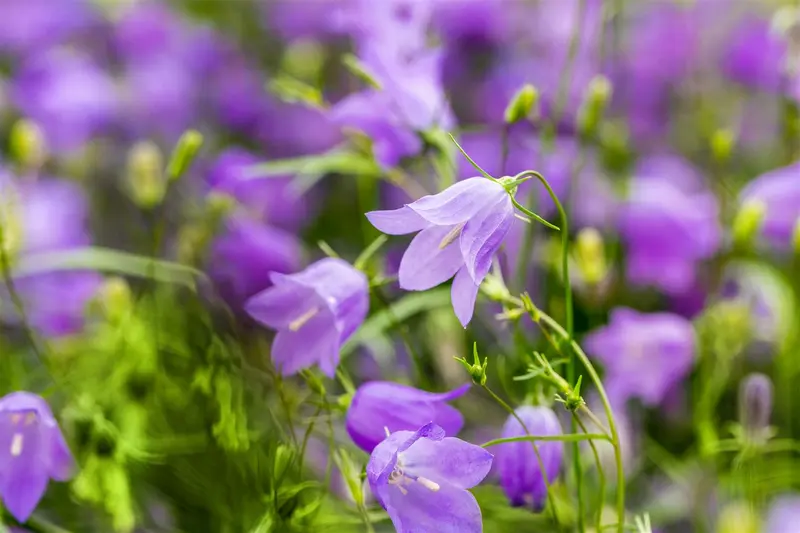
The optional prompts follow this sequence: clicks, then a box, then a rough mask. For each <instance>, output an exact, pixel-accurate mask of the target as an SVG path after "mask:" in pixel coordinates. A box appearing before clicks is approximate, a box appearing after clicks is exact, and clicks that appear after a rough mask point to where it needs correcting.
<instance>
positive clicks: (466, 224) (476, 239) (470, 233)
mask: <svg viewBox="0 0 800 533" xmlns="http://www.w3.org/2000/svg"><path fill="white" fill-rule="evenodd" d="M367 218H368V219H369V221H370V222H371V223H372V225H373V226H375V227H376V228H378V229H379V230H380V231H382V232H384V233H387V234H389V235H403V234H406V233H413V232H417V231H418V232H419V233H418V234H417V235H416V237H414V239H413V240H412V241H411V244H410V245H409V246H408V249H406V252H405V254H404V255H403V259H402V260H401V262H400V271H399V272H398V277H399V281H400V287H401V288H402V289H405V290H412V291H424V290H427V289H430V288H433V287H435V286H437V285H439V284H441V283H444V282H445V281H447V280H449V279H450V278H453V277H454V276H455V278H454V279H453V286H452V289H451V296H452V301H453V309H454V310H455V313H456V316H457V317H458V319H459V320H460V321H461V324H462V325H463V326H464V327H466V326H467V324H469V321H470V320H471V318H472V313H473V310H474V308H475V299H476V297H477V295H478V288H479V286H480V284H481V282H482V281H483V278H484V277H485V276H486V274H487V273H488V272H489V268H490V266H491V264H492V258H493V257H494V255H495V253H496V252H497V250H498V248H499V247H500V245H501V244H502V242H503V238H504V237H505V236H506V233H508V229H509V228H510V227H511V222H512V221H513V220H514V207H513V205H512V203H511V198H510V196H509V194H508V192H506V190H505V188H504V187H503V186H502V185H501V184H499V183H496V182H494V181H491V180H488V179H485V178H471V179H467V180H464V181H460V182H458V183H456V184H455V185H453V186H451V187H449V188H447V189H445V190H444V191H442V192H440V193H438V194H435V195H431V196H425V197H423V198H420V199H419V200H416V201H415V202H412V203H410V204H407V205H405V206H403V207H401V208H400V209H394V210H391V211H372V212H369V213H367Z"/></svg>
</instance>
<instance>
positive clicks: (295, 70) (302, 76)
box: [281, 39, 326, 82]
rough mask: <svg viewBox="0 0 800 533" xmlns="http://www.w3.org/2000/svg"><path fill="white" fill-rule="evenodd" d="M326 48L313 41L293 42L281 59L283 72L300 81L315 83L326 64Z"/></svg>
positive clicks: (301, 40)
mask: <svg viewBox="0 0 800 533" xmlns="http://www.w3.org/2000/svg"><path fill="white" fill-rule="evenodd" d="M325 55H326V53H325V48H324V47H323V45H321V44H320V43H318V42H316V41H314V40H311V39H300V40H297V41H294V42H292V43H291V44H290V45H289V46H288V47H287V48H286V51H285V52H284V54H283V58H281V66H282V67H283V68H282V70H283V72H286V73H287V74H289V75H290V76H293V77H295V78H297V79H298V80H304V81H308V82H313V81H314V80H316V79H317V78H318V77H319V75H320V72H321V70H322V67H323V66H324V64H325Z"/></svg>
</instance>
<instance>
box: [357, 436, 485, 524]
mask: <svg viewBox="0 0 800 533" xmlns="http://www.w3.org/2000/svg"><path fill="white" fill-rule="evenodd" d="M491 466H492V454H491V453H489V452H487V451H486V450H484V449H483V448H481V447H480V446H475V445H474V444H470V443H468V442H464V441H463V440H460V439H456V438H453V437H445V432H444V430H443V429H442V428H441V427H439V426H437V425H436V424H434V423H429V424H426V425H424V426H422V427H421V428H419V429H418V430H417V431H416V432H411V431H397V432H395V433H392V434H391V435H389V436H388V437H386V439H385V440H384V441H383V442H381V443H380V444H379V445H378V446H377V447H376V448H375V450H373V452H372V455H371V456H370V459H369V463H368V464H367V480H368V481H369V485H370V488H371V489H372V493H373V494H374V495H375V497H376V499H377V500H378V501H379V502H380V504H381V505H382V506H383V508H384V509H386V511H387V512H388V513H389V517H390V518H391V519H392V523H393V524H394V527H395V529H396V530H397V533H480V532H481V531H482V530H483V525H482V523H481V509H480V507H479V506H478V502H477V501H476V500H475V497H474V496H473V495H472V494H471V493H470V492H469V491H468V490H467V489H470V488H472V487H474V486H475V485H477V484H478V483H480V482H481V481H482V480H483V478H485V477H486V475H487V474H488V473H489V470H490V469H491Z"/></svg>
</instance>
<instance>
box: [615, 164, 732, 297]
mask: <svg viewBox="0 0 800 533" xmlns="http://www.w3.org/2000/svg"><path fill="white" fill-rule="evenodd" d="M670 161H671V162H670ZM668 162H669V164H667V163H668ZM674 163H675V160H674V159H672V158H660V159H659V160H658V162H657V163H655V164H650V162H648V161H645V162H643V163H642V164H641V166H640V169H639V170H638V171H637V175H636V178H635V179H634V181H633V183H631V186H630V194H629V196H628V199H627V201H626V202H625V203H624V204H623V205H622V207H621V212H620V214H619V220H618V224H619V231H620V235H621V237H622V241H623V242H624V243H625V245H626V251H627V276H628V280H629V281H630V282H631V283H633V284H635V285H654V286H656V287H658V288H660V289H661V290H663V291H664V292H666V293H667V294H670V295H681V294H685V293H686V292H688V291H689V290H691V289H692V287H693V286H694V284H695V281H696V279H697V268H698V266H699V264H700V263H701V262H702V261H703V260H706V259H709V258H711V257H712V256H713V255H714V253H716V251H717V249H718V248H719V246H720V243H721V239H722V229H721V226H720V223H719V220H718V214H719V207H718V205H717V201H716V198H715V197H714V195H713V194H711V193H710V192H708V191H706V190H704V189H703V188H702V186H700V185H697V186H695V185H691V184H692V183H693V178H691V177H690V176H686V175H685V174H687V173H691V172H692V169H691V167H690V166H689V165H688V164H686V163H682V164H680V168H681V169H682V170H680V173H678V172H676V170H677V169H678V168H679V167H678V166H676V164H674Z"/></svg>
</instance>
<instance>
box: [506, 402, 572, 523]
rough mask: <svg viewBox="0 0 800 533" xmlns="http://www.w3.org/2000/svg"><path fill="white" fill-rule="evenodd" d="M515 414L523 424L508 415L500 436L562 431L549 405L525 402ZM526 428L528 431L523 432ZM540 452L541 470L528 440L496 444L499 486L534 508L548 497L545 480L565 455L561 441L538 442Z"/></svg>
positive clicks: (516, 502) (513, 501)
mask: <svg viewBox="0 0 800 533" xmlns="http://www.w3.org/2000/svg"><path fill="white" fill-rule="evenodd" d="M515 412H516V413H517V416H518V417H519V418H520V419H521V420H522V422H523V423H524V424H525V427H524V428H523V427H522V426H521V425H520V423H519V421H518V420H517V419H516V418H515V417H513V416H509V417H508V420H506V423H505V425H504V426H503V438H511V437H523V436H525V435H528V434H530V435H561V434H562V430H561V423H560V422H559V421H558V417H556V414H555V413H554V412H553V410H552V409H550V408H548V407H541V406H536V407H534V406H530V405H526V406H523V407H519V408H518V409H517V410H516V411H515ZM526 428H527V430H528V432H527V433H526V432H525V429H526ZM536 447H537V449H538V450H539V456H540V457H541V458H542V464H543V466H544V473H543V472H542V469H541V468H540V467H539V461H538V460H537V458H536V452H535V451H534V449H533V444H532V443H531V442H530V441H521V442H509V443H505V444H500V445H499V446H498V447H497V448H498V449H497V462H496V465H497V467H498V470H499V474H500V486H501V487H503V491H504V492H505V493H506V496H508V499H509V500H510V501H511V505H513V506H516V507H519V506H523V505H527V506H531V507H533V509H535V510H540V509H542V508H543V507H544V503H545V501H546V499H547V485H546V484H545V482H544V476H547V482H548V483H552V482H553V480H555V478H556V476H558V473H559V471H560V470H561V464H562V461H563V458H564V445H563V443H561V442H557V441H554V442H537V443H536Z"/></svg>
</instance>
